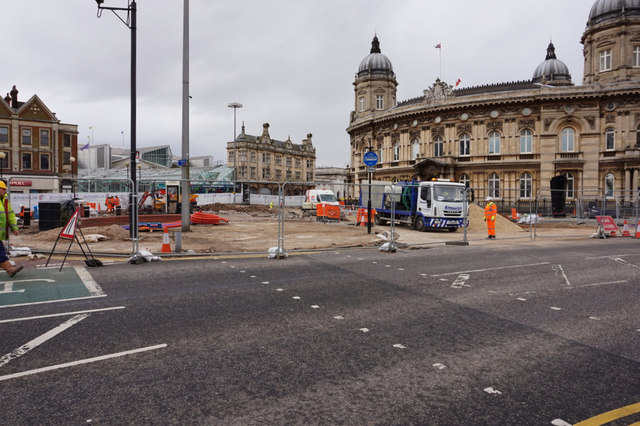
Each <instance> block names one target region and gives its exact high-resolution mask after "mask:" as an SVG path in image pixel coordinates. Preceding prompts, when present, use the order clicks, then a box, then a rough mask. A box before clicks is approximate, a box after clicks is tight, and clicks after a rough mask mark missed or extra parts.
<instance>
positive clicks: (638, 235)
mask: <svg viewBox="0 0 640 426" xmlns="http://www.w3.org/2000/svg"><path fill="white" fill-rule="evenodd" d="M636 238H640V221H638V226H636Z"/></svg>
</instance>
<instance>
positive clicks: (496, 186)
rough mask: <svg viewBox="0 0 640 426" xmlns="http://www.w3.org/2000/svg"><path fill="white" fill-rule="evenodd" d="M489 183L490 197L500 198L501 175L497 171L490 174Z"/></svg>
mask: <svg viewBox="0 0 640 426" xmlns="http://www.w3.org/2000/svg"><path fill="white" fill-rule="evenodd" d="M488 184H489V197H491V198H500V177H499V176H498V175H497V174H495V173H491V174H490V175H489V180H488Z"/></svg>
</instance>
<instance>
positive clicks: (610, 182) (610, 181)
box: [604, 173, 615, 198]
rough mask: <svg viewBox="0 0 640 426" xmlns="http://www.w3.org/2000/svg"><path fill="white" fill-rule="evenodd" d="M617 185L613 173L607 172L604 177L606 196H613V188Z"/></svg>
mask: <svg viewBox="0 0 640 426" xmlns="http://www.w3.org/2000/svg"><path fill="white" fill-rule="evenodd" d="M614 185H615V178H614V176H613V173H607V174H606V176H605V177H604V196H605V197H608V198H611V197H613V189H614V187H615V186H614Z"/></svg>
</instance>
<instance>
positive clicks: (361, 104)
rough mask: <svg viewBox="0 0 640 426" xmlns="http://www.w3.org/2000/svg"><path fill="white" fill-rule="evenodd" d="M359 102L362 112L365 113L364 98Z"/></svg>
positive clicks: (361, 97)
mask: <svg viewBox="0 0 640 426" xmlns="http://www.w3.org/2000/svg"><path fill="white" fill-rule="evenodd" d="M358 102H360V111H364V96H360V98H359V99H358Z"/></svg>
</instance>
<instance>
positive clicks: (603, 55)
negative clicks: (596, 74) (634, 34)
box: [600, 49, 611, 72]
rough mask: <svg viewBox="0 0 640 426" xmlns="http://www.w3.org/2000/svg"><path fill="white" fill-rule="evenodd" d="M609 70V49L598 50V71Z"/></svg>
mask: <svg viewBox="0 0 640 426" xmlns="http://www.w3.org/2000/svg"><path fill="white" fill-rule="evenodd" d="M603 71H611V49H607V50H603V51H602V52H600V72H603Z"/></svg>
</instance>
